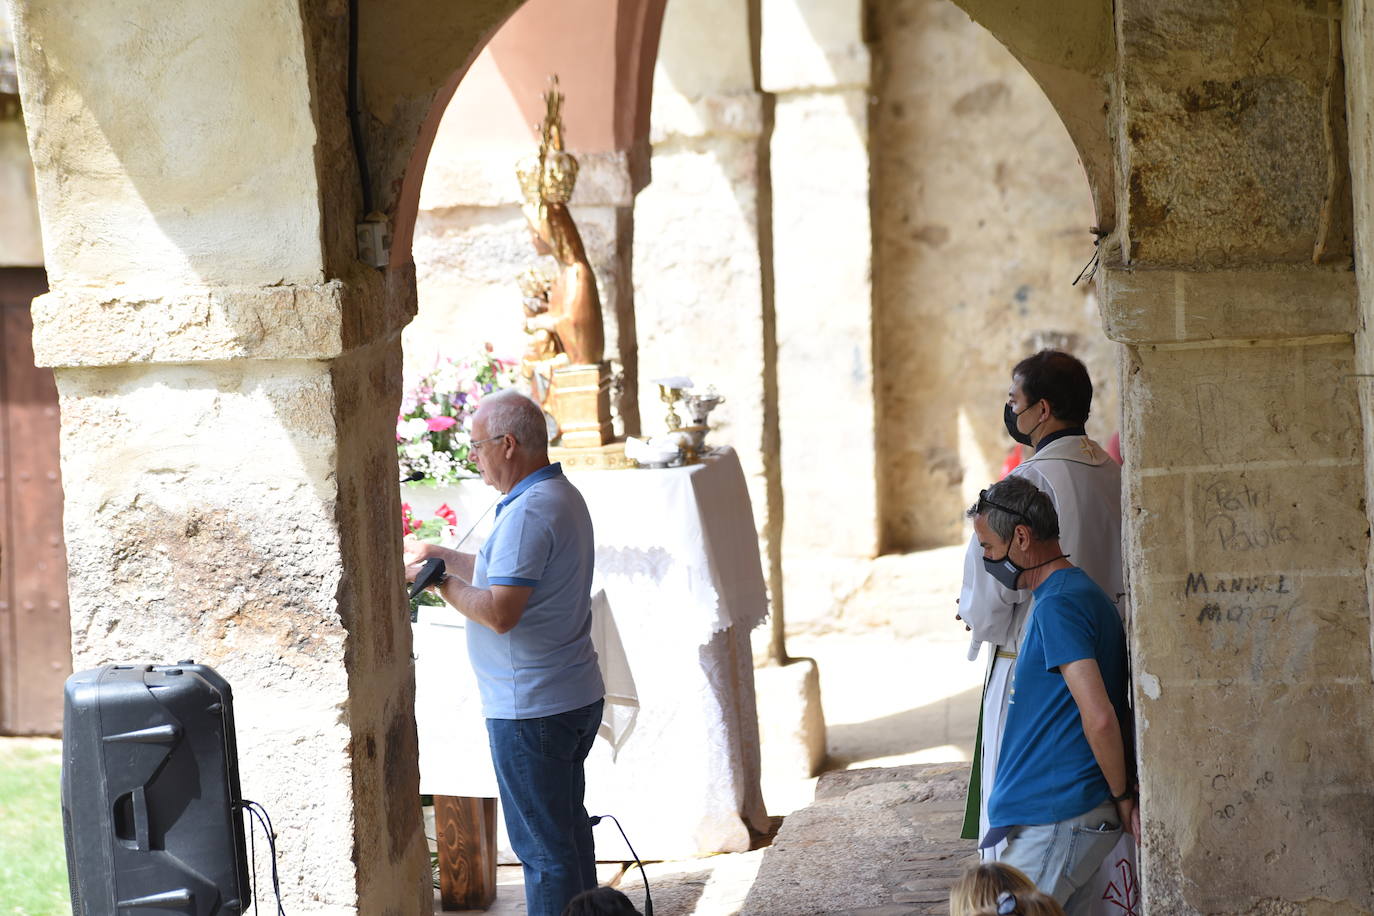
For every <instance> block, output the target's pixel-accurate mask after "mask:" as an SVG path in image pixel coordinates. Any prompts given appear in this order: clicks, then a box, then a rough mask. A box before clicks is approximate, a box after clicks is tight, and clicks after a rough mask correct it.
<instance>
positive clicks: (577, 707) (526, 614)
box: [406, 391, 605, 916]
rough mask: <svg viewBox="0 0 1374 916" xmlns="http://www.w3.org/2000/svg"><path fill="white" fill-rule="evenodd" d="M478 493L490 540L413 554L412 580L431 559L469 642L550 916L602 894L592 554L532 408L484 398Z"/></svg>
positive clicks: (507, 790)
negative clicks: (594, 802) (590, 760)
mask: <svg viewBox="0 0 1374 916" xmlns="http://www.w3.org/2000/svg"><path fill="white" fill-rule="evenodd" d="M472 436H473V443H472V448H473V450H474V453H475V455H476V461H477V467H478V469H479V470H480V471H481V472H482V479H483V480H484V481H486V483H488V484H489V485H491V486H493V487H495V488H496V489H497V490H500V491H501V492H502V493H504V494H506V495H505V498H504V499H502V500H501V501H500V502H499V503H497V505H496V523H495V526H494V528H493V529H492V533H491V537H490V538H488V539H487V542H486V543H485V544H484V545H483V546H482V549H481V550H480V551H478V553H477V555H476V556H475V557H474V556H473V555H472V554H463V553H458V552H457V551H454V550H448V549H446V548H442V547H438V546H437V545H433V544H422V543H418V542H408V543H407V556H406V560H407V563H408V564H409V565H408V566H407V567H406V575H407V578H409V579H413V578H414V577H415V575H416V573H417V572H418V571H419V568H420V565H421V564H422V563H423V562H424V560H426V559H427V558H429V557H431V556H438V557H442V558H443V560H444V562H445V566H446V567H447V569H448V573H449V574H448V576H447V577H446V578H445V579H444V581H442V582H441V583H439V585H438V586H437V588H438V589H439V593H440V594H441V595H442V596H443V598H444V600H445V601H447V602H448V603H449V604H450V605H452V606H453V607H454V608H456V609H457V610H458V611H459V612H460V613H462V614H463V615H464V616H465V617H467V618H469V619H470V620H472V621H474V622H475V623H477V624H479V626H470V627H468V628H467V637H468V657H469V658H470V659H471V661H472V667H473V669H474V671H475V672H476V674H477V683H478V686H479V688H480V690H481V694H482V712H483V715H485V716H486V719H487V734H488V736H489V739H490V745H491V757H492V763H493V764H494V765H495V769H496V779H497V784H498V787H499V790H500V793H501V809H502V813H503V814H504V816H505V819H506V830H507V832H508V833H509V834H510V839H511V846H512V848H513V849H514V850H515V853H516V855H518V856H519V857H520V861H521V863H522V864H523V865H524V869H525V902H526V908H527V910H528V912H529V913H531V914H537V916H558V914H560V913H562V911H563V908H564V907H565V906H566V905H567V903H568V901H569V900H571V899H572V898H573V897H575V896H577V895H578V894H579V893H581V892H582V891H584V890H589V889H591V888H594V887H596V854H595V851H594V849H593V846H592V828H591V821H590V819H589V818H588V816H587V810H586V808H585V807H583V803H582V799H583V790H584V787H585V777H584V767H583V764H584V761H585V760H586V759H587V754H588V752H589V751H590V750H591V747H592V742H593V740H594V739H595V738H596V732H597V728H598V726H599V725H600V724H601V708H602V705H603V702H604V695H605V689H604V687H603V686H602V683H601V670H600V668H599V667H598V665H597V659H596V650H595V649H594V648H593V646H592V640H591V624H592V613H591V584H592V565H593V559H594V556H595V544H594V542H593V540H592V521H591V516H590V515H589V514H588V512H587V505H586V503H585V502H584V501H583V500H582V494H580V493H578V492H577V488H576V487H574V486H573V485H572V484H571V483H569V482H568V479H567V478H566V477H564V476H563V470H562V468H561V466H560V465H558V464H550V463H549V457H548V432H547V428H546V426H545V423H544V414H543V411H541V410H540V409H539V407H538V406H537V405H536V404H535V403H534V402H533V401H531V400H530V399H529V398H527V397H525V396H524V395H523V394H521V393H519V392H516V391H502V392H498V393H496V394H493V395H489V396H488V397H487V398H486V399H485V400H483V402H482V406H481V407H480V408H479V409H478V411H477V413H476V415H475V416H474V417H473V421H472Z"/></svg>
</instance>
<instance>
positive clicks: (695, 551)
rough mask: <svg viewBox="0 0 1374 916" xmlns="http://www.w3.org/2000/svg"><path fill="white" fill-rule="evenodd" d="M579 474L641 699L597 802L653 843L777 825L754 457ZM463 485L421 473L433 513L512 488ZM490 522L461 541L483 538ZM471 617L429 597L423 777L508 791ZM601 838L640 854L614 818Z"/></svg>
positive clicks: (420, 509)
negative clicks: (749, 477)
mask: <svg viewBox="0 0 1374 916" xmlns="http://www.w3.org/2000/svg"><path fill="white" fill-rule="evenodd" d="M568 478H569V479H570V480H571V481H572V482H573V483H574V484H575V485H576V486H577V487H578V489H579V490H581V492H582V495H583V496H584V498H585V499H586V501H587V506H588V508H589V509H590V511H591V515H592V524H593V526H594V528H595V531H596V545H597V546H596V565H597V571H596V582H595V585H594V586H593V591H597V590H604V592H605V595H606V599H607V603H608V605H609V612H610V614H611V615H612V618H613V622H614V629H615V630H616V631H617V632H618V634H619V636H620V639H621V641H622V643H623V645H624V651H625V658H626V659H627V660H628V663H629V668H630V672H631V674H632V676H633V682H634V686H635V689H636V692H637V694H638V700H639V713H638V719H637V722H636V724H635V725H634V732H633V734H632V735H631V736H630V737H629V739H628V740H626V741H625V742H624V743H623V745H622V747H621V749H620V751H619V753H618V755H616V756H614V757H613V756H612V753H611V747H610V745H609V744H607V743H606V742H604V741H598V742H597V743H596V746H595V747H594V748H593V749H592V753H591V756H590V757H589V758H588V760H587V810H588V811H589V813H591V814H613V815H615V816H616V817H617V818H619V819H620V822H621V824H622V825H623V826H624V828H625V832H626V833H627V834H628V835H629V838H630V842H631V843H633V844H634V846H635V850H636V851H637V852H638V853H639V855H640V857H641V858H650V859H670V858H682V857H686V856H694V855H706V854H710V853H716V852H739V851H743V850H746V849H748V848H749V832H748V827H749V826H753V827H754V828H755V829H760V830H761V829H764V828H765V827H766V823H765V821H766V815H765V812H764V807H763V796H762V791H761V789H760V786H759V738H758V719H757V712H756V704H755V698H754V669H753V653H752V651H751V648H750V644H749V631H750V630H752V629H753V628H754V627H755V626H757V625H758V624H759V623H760V622H761V621H762V620H763V618H764V616H765V615H766V613H767V598H766V593H765V590H764V582H763V573H762V568H761V566H760V563H759V551H758V540H757V534H756V532H755V529H754V520H753V514H752V511H751V509H750V504H749V493H748V490H747V488H746V486H745V481H744V475H743V472H742V471H741V469H740V464H739V459H738V457H737V456H736V455H735V453H734V452H733V451H732V450H730V449H718V450H717V451H716V452H715V453H713V454H712V455H710V456H708V457H707V458H706V459H705V460H704V461H703V462H702V463H701V464H697V465H692V466H690V467H684V468H669V469H664V470H617V471H577V472H570V473H569V474H568ZM478 487H482V488H484V490H485V492H482V491H479V490H477V489H476V488H478ZM460 489H461V491H462V492H461V493H459V494H452V493H445V492H444V491H433V490H430V491H425V490H422V489H418V488H417V489H415V490H408V491H407V493H406V500H407V501H408V502H410V503H411V505H412V506H413V507H415V509H416V510H417V513H418V514H419V515H420V517H422V518H423V517H427V515H428V513H429V512H430V511H432V509H433V508H434V507H435V506H437V505H439V503H440V502H447V503H448V505H449V506H450V507H451V508H453V509H454V510H455V512H457V513H458V516H459V518H458V524H457V525H456V526H455V527H456V529H457V531H458V532H459V533H460V534H461V533H463V532H466V531H467V529H468V527H469V526H470V525H472V524H473V522H474V521H475V520H476V517H477V516H478V515H479V514H480V513H481V512H482V511H483V510H484V509H485V508H486V507H487V506H488V505H489V504H490V502H491V501H492V500H494V499H496V498H498V496H499V494H497V493H496V492H495V491H494V490H491V489H489V488H485V487H484V485H482V484H481V483H480V481H474V482H472V483H470V484H466V485H464V486H463V487H462V488H460ZM488 494H490V495H489V496H488ZM490 523H491V519H490V517H488V518H487V519H484V520H483V522H482V524H481V525H479V527H478V530H477V531H476V532H474V534H473V535H472V537H471V538H470V539H469V541H468V543H466V544H464V545H463V547H462V549H463V550H465V551H471V550H475V549H476V547H477V545H479V544H480V543H481V540H482V538H484V537H485V536H486V534H487V533H488V532H489V531H490ZM444 614H447V615H451V616H449V617H446V618H444V617H442V615H444ZM440 619H442V620H445V621H447V622H436V620H440ZM463 624H464V621H463V620H462V618H461V617H459V616H458V615H457V613H456V612H454V611H452V610H451V609H447V608H444V609H425V613H424V614H423V615H422V617H421V623H418V624H416V627H415V655H416V662H415V672H416V719H417V723H418V726H419V732H420V783H421V785H420V791H422V792H425V793H428V794H436V795H464V796H495V795H496V794H497V793H496V784H495V778H494V776H493V774H492V772H491V760H490V754H489V751H488V748H487V739H486V728H485V723H484V722H483V721H482V718H481V713H480V706H479V703H478V699H477V688H476V684H475V682H474V680H473V676H472V671H471V668H470V666H469V665H468V661H467V652H466V645H465V641H464V635H463V630H462V626H463ZM473 625H474V626H475V625H476V624H473ZM498 820H499V819H498ZM596 841H597V855H598V857H599V858H604V859H626V858H628V857H629V854H628V851H627V850H626V849H625V845H624V842H623V841H622V840H621V838H620V834H619V833H618V832H617V831H616V830H615V827H614V826H613V825H611V824H610V823H609V822H603V826H601V827H600V828H598V829H597V831H596ZM502 845H503V847H504V845H505V841H504V836H503V838H502Z"/></svg>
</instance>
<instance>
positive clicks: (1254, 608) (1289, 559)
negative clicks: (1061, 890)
mask: <svg viewBox="0 0 1374 916" xmlns="http://www.w3.org/2000/svg"><path fill="white" fill-rule="evenodd" d="M1117 35H1118V41H1119V54H1120V59H1119V67H1118V79H1119V83H1118V85H1117V87H1116V96H1115V97H1116V99H1117V108H1116V110H1115V112H1114V118H1115V123H1114V125H1113V127H1114V129H1115V131H1116V134H1117V140H1118V144H1119V147H1118V148H1119V151H1120V156H1121V159H1120V181H1121V186H1120V188H1119V191H1118V207H1119V211H1118V212H1119V213H1120V214H1121V216H1122V228H1123V232H1122V234H1121V236H1120V239H1121V241H1122V250H1121V253H1120V256H1119V257H1114V258H1113V263H1112V265H1111V269H1109V270H1108V271H1107V272H1106V274H1105V276H1104V278H1103V290H1104V301H1105V318H1106V325H1107V330H1108V333H1109V335H1110V336H1112V337H1113V338H1114V339H1116V340H1119V341H1121V342H1123V343H1125V344H1127V354H1128V355H1127V365H1126V367H1125V370H1124V372H1123V375H1124V379H1125V382H1124V386H1123V392H1122V400H1123V403H1124V404H1125V407H1126V410H1125V412H1126V426H1125V433H1124V436H1123V451H1124V454H1125V458H1126V467H1125V474H1124V477H1125V493H1124V496H1123V508H1124V512H1125V516H1126V519H1127V528H1128V539H1127V544H1126V555H1127V559H1128V563H1129V567H1130V589H1131V598H1132V603H1133V606H1134V617H1133V627H1132V640H1131V642H1132V650H1133V654H1134V658H1133V666H1134V675H1135V681H1136V697H1135V699H1136V704H1137V705H1136V720H1137V734H1138V739H1139V757H1140V762H1141V787H1142V811H1143V813H1144V825H1145V843H1144V847H1143V853H1142V855H1143V861H1142V874H1143V890H1144V894H1145V900H1146V906H1147V910H1146V912H1149V913H1168V914H1191V913H1218V914H1220V913H1280V912H1282V913H1290V912H1291V913H1299V912H1303V913H1336V912H1341V913H1346V912H1350V913H1354V912H1368V911H1369V910H1370V908H1371V906H1374V879H1372V878H1371V872H1370V870H1369V867H1368V862H1369V860H1370V855H1371V850H1372V849H1374V793H1371V777H1370V770H1371V762H1374V759H1372V758H1374V755H1371V747H1374V745H1372V744H1371V739H1372V738H1374V689H1371V669H1370V618H1369V607H1368V589H1367V586H1366V582H1365V575H1366V574H1365V567H1366V563H1367V559H1368V550H1369V543H1368V541H1369V538H1368V519H1367V515H1366V512H1365V508H1364V500H1363V499H1362V498H1361V497H1362V495H1363V494H1364V492H1365V490H1364V487H1365V467H1366V452H1365V449H1364V443H1363V436H1364V432H1363V427H1364V425H1365V424H1364V422H1363V416H1362V414H1361V410H1360V405H1359V400H1358V397H1357V395H1358V393H1359V391H1360V387H1361V386H1360V385H1359V384H1357V381H1356V378H1355V373H1356V370H1357V362H1356V348H1355V333H1356V330H1357V328H1359V326H1360V321H1359V318H1358V316H1357V313H1356V309H1355V287H1354V282H1353V275H1352V274H1351V273H1350V271H1349V270H1348V264H1349V259H1350V253H1351V249H1350V239H1349V225H1350V223H1349V219H1350V215H1349V214H1350V210H1349V195H1348V191H1347V190H1346V186H1345V184H1344V181H1345V178H1346V172H1345V162H1346V151H1345V142H1344V117H1343V107H1342V103H1341V100H1340V80H1341V76H1340V59H1339V35H1338V33H1337V30H1336V21H1335V20H1334V19H1330V18H1327V17H1326V16H1324V15H1322V13H1320V12H1315V13H1314V12H1312V11H1311V10H1310V9H1309V8H1307V7H1303V6H1300V5H1298V4H1293V5H1291V6H1287V5H1285V6H1282V7H1278V6H1271V7H1266V8H1265V10H1264V11H1263V13H1262V14H1261V13H1258V12H1256V11H1255V10H1253V8H1250V7H1248V6H1246V5H1243V4H1235V5H1224V6H1222V7H1217V6H1208V7H1207V8H1206V9H1205V10H1204V9H1203V8H1202V7H1198V6H1196V5H1193V4H1186V3H1176V2H1153V0H1135V2H1129V3H1123V4H1118V6H1117Z"/></svg>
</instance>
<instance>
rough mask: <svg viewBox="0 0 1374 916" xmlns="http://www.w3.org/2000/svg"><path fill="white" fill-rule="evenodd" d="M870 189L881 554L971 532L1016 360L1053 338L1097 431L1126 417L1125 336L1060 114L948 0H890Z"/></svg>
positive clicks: (880, 18)
mask: <svg viewBox="0 0 1374 916" xmlns="http://www.w3.org/2000/svg"><path fill="white" fill-rule="evenodd" d="M870 16H871V22H872V23H873V25H872V28H873V33H874V38H875V65H874V96H875V98H876V103H875V105H874V107H873V143H872V150H873V176H874V185H875V190H874V194H873V225H874V235H875V238H874V244H875V246H876V255H875V258H876V263H875V266H874V275H875V294H874V300H875V301H874V310H875V319H874V324H875V334H874V338H875V351H874V358H875V361H876V364H877V384H878V427H879V430H880V434H879V449H878V453H879V455H880V461H879V481H880V485H879V502H880V506H881V522H882V547H883V549H884V551H901V550H911V549H915V548H923V547H932V546H936V545H941V544H951V543H955V542H957V541H959V540H962V539H963V538H964V537H965V529H964V521H963V510H964V509H965V508H966V507H967V506H968V504H969V503H970V502H972V500H973V496H974V495H975V494H976V493H977V492H978V490H980V489H981V488H983V487H985V486H986V485H987V484H988V483H989V482H990V481H992V480H994V479H996V477H997V474H998V473H999V470H1000V467H1001V464H1002V461H1003V459H1004V458H1005V457H1006V455H1007V452H1008V451H1009V450H1010V449H1011V448H1012V447H1013V445H1014V443H1013V442H1012V441H1011V440H1010V439H1009V438H1008V437H1007V435H1006V431H1005V430H1004V429H1003V428H1002V422H1001V419H1002V417H1001V412H1002V405H1003V404H1004V403H1005V401H1006V389H1007V385H1008V383H1009V381H1010V372H1011V367H1012V366H1013V365H1015V363H1016V362H1017V361H1018V360H1019V359H1020V358H1021V357H1023V356H1027V355H1029V354H1030V353H1032V352H1034V351H1035V350H1036V349H1039V348H1040V347H1041V346H1045V345H1051V346H1059V347H1062V348H1065V349H1068V350H1070V351H1071V352H1073V353H1075V354H1076V355H1077V356H1078V357H1079V358H1081V359H1083V360H1084V362H1085V363H1087V365H1088V368H1089V372H1090V373H1091V375H1092V378H1093V383H1094V397H1093V412H1092V417H1091V419H1090V420H1089V423H1088V428H1089V433H1090V434H1091V435H1093V436H1094V437H1095V438H1097V439H1098V441H1100V442H1103V443H1106V441H1107V439H1108V438H1110V436H1111V435H1112V434H1113V433H1115V432H1117V431H1118V430H1119V416H1120V399H1119V397H1118V395H1117V389H1118V384H1117V375H1118V369H1117V351H1118V349H1119V348H1118V347H1117V346H1116V345H1115V344H1113V343H1112V342H1111V341H1109V340H1108V339H1107V337H1106V336H1105V335H1104V334H1103V331H1102V320H1101V315H1100V313H1099V309H1098V303H1097V297H1096V295H1095V290H1094V289H1093V285H1092V283H1091V282H1080V283H1079V284H1078V285H1077V286H1073V285H1072V283H1073V280H1074V279H1075V277H1077V275H1078V273H1079V271H1080V270H1081V269H1082V268H1083V267H1084V265H1085V264H1086V263H1087V262H1088V260H1089V259H1090V257H1091V256H1092V254H1093V251H1094V247H1093V241H1094V237H1093V235H1092V234H1091V232H1090V231H1089V229H1090V227H1092V226H1094V225H1095V216H1094V213H1093V205H1092V198H1091V196H1090V194H1089V189H1088V184H1087V181H1086V180H1085V176H1084V172H1083V167H1082V165H1081V164H1080V162H1079V160H1078V153H1077V151H1076V150H1075V148H1074V146H1073V143H1072V141H1071V140H1070V138H1069V135H1068V133H1067V131H1066V130H1065V129H1064V125H1063V123H1062V121H1061V120H1060V117H1059V115H1058V113H1057V112H1056V111H1055V109H1054V108H1053V107H1052V106H1051V104H1050V102H1049V100H1048V99H1047V98H1046V97H1045V93H1044V91H1043V90H1042V89H1041V88H1040V86H1039V85H1038V84H1037V83H1036V82H1035V80H1034V79H1032V77H1031V76H1030V74H1028V73H1027V72H1026V70H1025V68H1024V67H1023V66H1022V65H1021V64H1020V63H1019V62H1018V61H1017V60H1016V59H1015V58H1014V57H1013V56H1012V55H1011V53H1010V52H1008V51H1007V49H1006V48H1004V47H1003V46H1002V45H1001V44H1000V43H999V42H998V41H997V40H996V39H995V38H993V37H992V35H991V34H989V33H988V32H987V31H986V30H984V29H983V27H982V26H979V25H977V24H975V23H974V22H972V21H971V20H970V19H969V17H968V14H966V13H965V12H964V11H963V10H961V9H959V7H957V6H955V5H954V4H953V3H951V2H949V0H880V2H876V3H874V4H872V5H871V10H870Z"/></svg>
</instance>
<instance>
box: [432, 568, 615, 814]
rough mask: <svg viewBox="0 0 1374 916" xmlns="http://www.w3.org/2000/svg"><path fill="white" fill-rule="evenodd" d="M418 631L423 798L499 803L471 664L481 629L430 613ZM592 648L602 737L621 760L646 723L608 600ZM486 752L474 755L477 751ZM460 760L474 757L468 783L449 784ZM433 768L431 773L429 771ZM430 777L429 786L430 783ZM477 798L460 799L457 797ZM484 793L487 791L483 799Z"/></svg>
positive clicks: (598, 602)
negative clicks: (471, 648) (470, 649)
mask: <svg viewBox="0 0 1374 916" xmlns="http://www.w3.org/2000/svg"><path fill="white" fill-rule="evenodd" d="M417 617H418V618H419V619H418V620H417V621H416V622H415V623H414V624H412V625H411V631H412V633H413V636H414V646H415V648H414V655H415V725H416V730H417V731H418V732H419V739H420V792H421V793H422V794H424V795H466V796H473V797H479V798H491V797H493V796H495V795H496V794H497V793H496V773H495V771H494V770H493V769H492V766H491V755H490V753H488V752H487V746H488V745H487V726H486V720H485V719H484V718H483V716H482V703H481V698H480V696H479V695H478V692H477V678H476V676H475V675H474V674H473V671H472V666H471V665H469V664H468V658H467V629H466V628H467V627H468V626H478V625H479V624H474V623H471V622H470V621H468V619H467V618H466V617H464V616H463V615H462V614H459V613H458V612H457V611H455V610H454V609H453V608H451V607H448V606H447V605H445V606H444V607H422V608H420V612H419V614H418V615H417ZM592 644H593V645H594V646H595V647H596V660H597V664H598V666H599V667H600V669H601V679H602V681H603V682H604V683H605V685H606V706H605V708H604V709H603V710H602V712H601V725H600V727H599V728H598V729H597V734H598V735H600V736H601V737H602V738H605V739H606V743H607V744H608V745H609V746H610V748H611V759H612V760H614V759H615V758H616V756H617V755H618V754H619V753H620V748H621V747H623V746H624V744H625V742H626V741H627V740H628V739H629V737H630V734H631V733H632V732H633V731H634V727H635V720H636V719H637V718H638V716H639V696H638V694H637V693H636V692H635V681H634V675H633V673H631V671H630V662H629V659H628V658H626V657H625V646H624V644H623V643H622V642H621V639H620V631H619V630H618V629H617V628H616V625H615V616H614V615H613V614H612V613H611V606H610V604H609V603H608V602H607V601H606V593H605V592H600V591H599V592H597V593H596V594H595V595H593V596H592ZM473 748H480V749H481V753H476V754H474V753H473V751H472V749H473ZM453 755H459V756H462V757H472V758H474V759H471V760H469V761H468V762H467V763H468V766H467V768H466V773H465V775H464V779H463V781H462V783H461V785H459V784H455V783H451V782H448V781H447V779H446V774H449V773H451V768H450V767H449V766H447V765H446V764H445V761H446V760H449V759H452V757H453ZM426 764H428V765H426ZM427 777H428V778H427ZM460 788H461V789H464V790H466V789H473V790H474V791H457V789H460ZM477 789H480V790H481V791H476V790H477Z"/></svg>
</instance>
